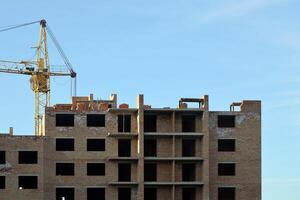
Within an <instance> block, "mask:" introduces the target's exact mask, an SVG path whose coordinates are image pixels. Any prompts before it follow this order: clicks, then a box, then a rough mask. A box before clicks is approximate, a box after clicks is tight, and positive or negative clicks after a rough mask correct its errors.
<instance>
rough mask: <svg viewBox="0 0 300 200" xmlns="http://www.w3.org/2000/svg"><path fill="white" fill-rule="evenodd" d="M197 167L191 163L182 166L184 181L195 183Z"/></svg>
mask: <svg viewBox="0 0 300 200" xmlns="http://www.w3.org/2000/svg"><path fill="white" fill-rule="evenodd" d="M195 179H196V165H195V164H191V163H185V164H182V181H195Z"/></svg>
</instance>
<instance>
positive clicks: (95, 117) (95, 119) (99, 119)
mask: <svg viewBox="0 0 300 200" xmlns="http://www.w3.org/2000/svg"><path fill="white" fill-rule="evenodd" d="M86 125H87V127H105V115H104V114H88V115H87V116H86Z"/></svg>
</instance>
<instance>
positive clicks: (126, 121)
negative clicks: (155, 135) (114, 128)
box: [118, 115, 131, 132]
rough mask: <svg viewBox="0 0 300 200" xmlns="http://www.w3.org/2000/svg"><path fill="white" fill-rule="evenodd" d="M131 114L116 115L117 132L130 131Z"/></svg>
mask: <svg viewBox="0 0 300 200" xmlns="http://www.w3.org/2000/svg"><path fill="white" fill-rule="evenodd" d="M130 128H131V115H118V132H130Z"/></svg>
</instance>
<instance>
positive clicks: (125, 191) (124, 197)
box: [118, 188, 131, 200]
mask: <svg viewBox="0 0 300 200" xmlns="http://www.w3.org/2000/svg"><path fill="white" fill-rule="evenodd" d="M118 200H131V188H119V189H118Z"/></svg>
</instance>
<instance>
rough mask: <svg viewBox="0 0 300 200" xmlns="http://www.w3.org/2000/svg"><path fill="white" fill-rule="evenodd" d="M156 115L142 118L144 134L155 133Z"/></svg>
mask: <svg viewBox="0 0 300 200" xmlns="http://www.w3.org/2000/svg"><path fill="white" fill-rule="evenodd" d="M156 122H157V116H156V115H145V116H144V132H156V124H157V123H156Z"/></svg>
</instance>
